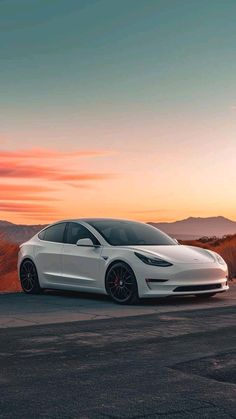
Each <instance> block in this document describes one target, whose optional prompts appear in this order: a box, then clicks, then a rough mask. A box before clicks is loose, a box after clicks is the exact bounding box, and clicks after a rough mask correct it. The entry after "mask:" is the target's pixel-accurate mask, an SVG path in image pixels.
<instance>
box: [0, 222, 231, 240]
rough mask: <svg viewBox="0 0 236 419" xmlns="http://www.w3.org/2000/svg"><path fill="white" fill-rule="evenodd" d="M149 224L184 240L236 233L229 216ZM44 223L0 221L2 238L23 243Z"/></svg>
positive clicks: (0, 236) (0, 235)
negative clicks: (31, 223)
mask: <svg viewBox="0 0 236 419" xmlns="http://www.w3.org/2000/svg"><path fill="white" fill-rule="evenodd" d="M148 224H151V225H153V226H154V227H156V228H159V229H160V230H162V231H164V232H165V233H167V234H169V235H170V236H172V237H176V238H177V239H182V240H188V239H189V240H191V239H198V238H199V237H202V236H217V237H222V236H224V235H227V234H236V221H232V220H229V219H228V218H225V217H222V216H218V217H207V218H200V217H189V218H186V219H184V220H180V221H174V222H168V223H167V222H165V223H164V222H161V223H153V222H150V223H148ZM43 227H45V225H42V224H35V225H30V224H13V223H10V222H9V221H0V238H4V239H6V240H7V241H9V242H13V243H23V242H24V241H27V240H28V239H30V237H32V236H33V235H34V234H36V233H37V232H38V231H39V230H41V229H42V228H43Z"/></svg>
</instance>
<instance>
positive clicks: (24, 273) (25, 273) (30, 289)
mask: <svg viewBox="0 0 236 419" xmlns="http://www.w3.org/2000/svg"><path fill="white" fill-rule="evenodd" d="M20 282H21V287H22V289H23V291H24V292H25V293H26V294H40V293H41V291H42V288H41V287H40V285H39V280H38V273H37V269H36V266H35V264H34V263H33V262H32V261H31V260H30V259H26V260H24V261H23V262H22V264H21V266H20Z"/></svg>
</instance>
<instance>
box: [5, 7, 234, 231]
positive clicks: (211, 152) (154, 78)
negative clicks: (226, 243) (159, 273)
mask: <svg viewBox="0 0 236 419" xmlns="http://www.w3.org/2000/svg"><path fill="white" fill-rule="evenodd" d="M235 16H236V1H235V0H224V1H222V0H220V1H219V0H208V1H207V2H206V1H205V0H21V1H19V0H1V2H0V219H3V220H9V221H12V222H16V223H26V224H32V223H48V222H52V221H56V220H59V219H65V218H80V217H94V216H96V217H119V218H129V219H136V220H140V221H174V220H177V219H183V218H187V217H189V216H200V217H207V216H217V215H223V216H225V217H229V218H231V219H233V220H236V193H235V185H236V164H235V163H236V76H235V75H236V53H235V52H236V51H235V45H236V25H235Z"/></svg>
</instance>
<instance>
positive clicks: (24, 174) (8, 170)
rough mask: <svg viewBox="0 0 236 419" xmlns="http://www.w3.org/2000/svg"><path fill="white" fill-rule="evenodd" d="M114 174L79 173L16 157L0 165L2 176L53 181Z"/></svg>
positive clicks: (80, 179)
mask: <svg viewBox="0 0 236 419" xmlns="http://www.w3.org/2000/svg"><path fill="white" fill-rule="evenodd" d="M112 176H114V175H112V174H110V173H78V172H70V171H68V170H64V169H63V168H58V167H52V166H44V165H27V164H24V163H21V162H18V161H17V160H14V159H13V160H10V161H8V160H7V161H2V162H1V166H0V177H4V178H43V179H48V180H52V181H59V180H65V181H66V180H69V181H72V180H74V181H88V180H90V181H91V180H95V181H96V180H104V179H109V178H111V177H112Z"/></svg>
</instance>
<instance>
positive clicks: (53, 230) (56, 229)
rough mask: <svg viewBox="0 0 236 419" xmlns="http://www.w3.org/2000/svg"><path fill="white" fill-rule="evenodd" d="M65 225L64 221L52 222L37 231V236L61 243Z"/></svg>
mask: <svg viewBox="0 0 236 419" xmlns="http://www.w3.org/2000/svg"><path fill="white" fill-rule="evenodd" d="M65 227H66V223H58V224H54V225H53V226H51V227H48V228H46V229H45V230H43V231H42V232H41V233H39V235H38V237H39V238H40V239H41V240H45V241H49V242H55V243H63V239H64V232H65Z"/></svg>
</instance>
